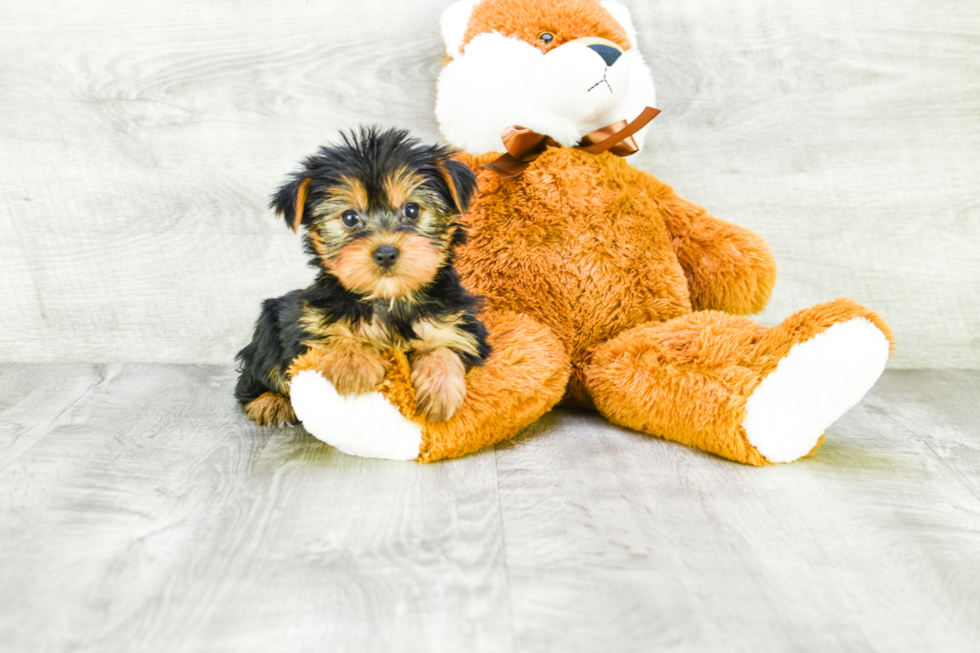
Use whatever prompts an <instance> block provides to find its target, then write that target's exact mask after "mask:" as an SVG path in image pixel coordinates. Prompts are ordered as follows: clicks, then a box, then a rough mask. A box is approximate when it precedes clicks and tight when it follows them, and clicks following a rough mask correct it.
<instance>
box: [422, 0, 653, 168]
mask: <svg viewBox="0 0 980 653" xmlns="http://www.w3.org/2000/svg"><path fill="white" fill-rule="evenodd" d="M440 27H441V30H442V36H443V41H444V42H445V45H446V54H447V55H448V57H449V59H448V61H447V63H446V65H445V67H444V68H443V69H442V72H441V74H440V75H439V81H438V93H437V99H436V118H437V119H438V121H439V126H440V129H441V130H442V133H443V136H445V138H446V140H448V141H449V142H450V143H451V144H452V145H454V146H456V147H458V148H460V149H462V150H464V151H466V152H468V153H470V154H474V155H479V154H484V153H486V152H499V151H501V150H502V149H503V145H502V142H501V133H502V132H503V130H504V129H506V128H507V127H511V126H521V127H526V128H528V129H531V130H533V131H535V132H538V133H541V134H546V135H548V136H550V137H551V138H553V139H554V140H555V141H557V142H558V143H559V144H561V145H565V146H574V145H576V144H577V143H578V142H579V141H580V140H581V139H582V137H583V136H585V135H586V134H589V133H590V132H592V131H594V130H596V129H599V128H602V127H605V126H607V125H609V124H611V123H614V122H617V121H619V120H633V119H634V118H636V117H637V116H638V115H639V114H640V112H641V111H643V109H644V108H645V107H647V106H654V105H655V103H656V91H655V90H654V85H653V77H652V75H651V74H650V69H649V68H648V67H647V65H646V63H645V62H644V61H643V57H642V56H641V54H640V51H639V49H638V47H637V42H636V32H635V30H634V29H633V23H632V20H631V19H630V13H629V10H628V9H626V7H624V6H623V5H621V4H620V3H618V2H616V1H615V0H602V1H600V0H457V2H455V3H453V4H452V5H450V6H449V7H448V8H447V9H446V10H445V11H444V12H443V14H442V20H441V25H440ZM645 131H646V129H643V130H641V131H640V132H639V133H638V134H636V136H635V137H634V139H635V140H636V142H637V144H638V145H640V146H642V142H643V135H644V133H645Z"/></svg>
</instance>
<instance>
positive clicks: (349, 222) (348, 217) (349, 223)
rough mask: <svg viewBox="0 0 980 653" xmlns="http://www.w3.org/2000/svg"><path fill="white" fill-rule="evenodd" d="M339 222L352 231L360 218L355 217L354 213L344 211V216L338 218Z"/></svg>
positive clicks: (355, 213)
mask: <svg viewBox="0 0 980 653" xmlns="http://www.w3.org/2000/svg"><path fill="white" fill-rule="evenodd" d="M340 221H341V222H343V223H344V226H345V227H347V228H348V229H352V228H354V227H356V226H357V223H358V222H360V221H361V218H360V216H358V215H357V212H356V211H344V214H343V215H342V216H340Z"/></svg>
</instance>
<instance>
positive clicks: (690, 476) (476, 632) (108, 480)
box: [0, 364, 980, 653]
mask: <svg viewBox="0 0 980 653" xmlns="http://www.w3.org/2000/svg"><path fill="white" fill-rule="evenodd" d="M233 381H234V374H233V372H232V371H231V369H230V368H228V367H217V366H179V365H171V366H167V365H147V364H127V365H19V364H5V365H0V650H3V651H4V652H5V653H6V652H10V653H14V652H17V653H19V652H21V651H24V652H26V651H32V652H33V651H93V652H94V651H98V652H100V653H104V652H113V651H126V652H131V651H168V652H169V651H201V652H204V651H208V652H211V651H236V652H250V651H358V652H361V651H426V652H428V651H453V652H459V651H521V652H523V651H651V650H661V649H671V650H683V651H688V650H690V651H704V650H726V651H787V650H806V651H902V650H907V651H925V650H930V651H975V650H977V642H978V641H980V473H978V470H980V434H978V431H980V372H965V371H891V372H887V373H886V374H885V376H884V377H883V379H882V380H881V382H879V384H878V385H877V386H876V387H875V388H874V389H873V390H872V392H871V394H870V395H869V397H868V398H867V399H866V400H865V401H864V402H863V403H862V404H860V405H859V406H858V407H856V408H855V409H853V410H852V411H851V412H850V413H848V414H847V415H846V416H845V417H844V418H843V419H842V420H841V421H840V422H838V423H837V424H836V425H835V426H834V428H833V429H832V431H831V432H830V434H829V436H828V438H827V442H826V444H825V445H824V447H823V449H822V450H821V452H820V453H819V454H818V455H817V456H816V457H814V458H811V459H808V460H805V461H803V462H799V463H795V464H792V465H785V466H776V467H772V468H766V469H754V468H749V467H742V466H739V465H735V464H733V463H729V462H727V461H724V460H721V459H719V458H715V457H712V456H710V455H707V454H703V453H700V452H697V451H694V450H690V449H686V448H684V447H681V446H678V445H675V444H672V443H669V442H665V441H663V440H659V439H656V438H650V437H646V436H642V435H640V434H637V433H634V432H631V431H627V430H623V429H619V428H616V427H613V426H610V425H609V424H607V423H605V422H604V421H603V420H602V419H601V418H599V417H598V416H596V415H593V414H589V413H575V412H561V411H559V412H555V413H552V414H550V415H549V416H547V417H546V418H544V419H542V420H541V421H539V422H538V423H537V424H535V425H533V426H532V427H531V428H529V429H527V431H525V432H524V433H523V434H521V435H520V436H519V437H518V438H516V439H515V440H513V441H511V442H509V443H506V444H503V445H500V446H498V447H497V448H496V449H490V450H487V451H484V452H481V453H479V454H476V455H473V456H469V457H467V458H464V459H461V460H457V461H449V462H444V463H438V464H434V465H430V466H420V465H417V464H414V463H396V462H385V461H376V460H366V459H358V458H352V457H348V456H345V455H343V454H340V453H338V452H337V451H335V450H333V449H331V448H329V447H327V446H326V445H323V444H321V443H319V442H317V441H316V440H314V439H312V438H311V437H309V436H308V435H306V434H305V432H304V431H303V430H302V429H301V428H285V429H273V430H266V429H261V428H258V427H255V426H253V425H251V424H249V423H248V422H247V421H246V420H245V419H244V417H243V416H242V415H241V414H240V413H239V412H238V410H237V408H236V406H235V405H234V403H233V400H232V398H231V389H232V384H233Z"/></svg>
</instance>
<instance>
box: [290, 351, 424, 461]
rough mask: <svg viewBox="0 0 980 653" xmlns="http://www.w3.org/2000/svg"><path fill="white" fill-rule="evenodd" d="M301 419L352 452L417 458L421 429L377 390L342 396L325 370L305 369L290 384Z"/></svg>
mask: <svg viewBox="0 0 980 653" xmlns="http://www.w3.org/2000/svg"><path fill="white" fill-rule="evenodd" d="M289 396H290V399H291V401H292V405H293V410H294V411H296V417H297V418H299V420H300V421H301V422H302V423H303V428H305V429H306V430H307V432H309V434H310V435H312V436H313V437H315V438H317V439H318V440H322V441H323V442H326V443H327V444H329V445H331V446H334V447H336V448H337V449H339V450H340V451H343V452H344V453H346V454H349V455H351V456H362V457H365V458H387V459H389V460H414V459H415V458H417V457H418V455H419V450H420V449H421V447H422V428H421V427H420V426H419V425H418V424H415V423H414V422H411V421H409V420H408V419H406V418H405V417H404V416H403V415H402V414H401V413H400V412H399V411H398V409H397V408H395V407H394V406H393V405H392V404H391V402H389V401H388V400H387V399H385V398H384V396H383V395H381V394H380V393H378V392H369V393H367V394H361V395H350V396H347V397H342V396H341V395H340V394H338V393H337V391H336V390H335V389H334V387H333V384H331V383H330V382H329V381H327V380H326V379H325V378H324V377H323V375H322V374H320V373H319V372H317V371H315V370H304V371H302V372H300V373H299V374H297V375H296V376H295V377H293V380H292V383H291V384H290V388H289Z"/></svg>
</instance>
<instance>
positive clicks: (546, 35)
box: [538, 32, 555, 43]
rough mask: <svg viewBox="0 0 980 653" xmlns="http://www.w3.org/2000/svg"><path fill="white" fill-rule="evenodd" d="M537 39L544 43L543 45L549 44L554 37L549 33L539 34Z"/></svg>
mask: <svg viewBox="0 0 980 653" xmlns="http://www.w3.org/2000/svg"><path fill="white" fill-rule="evenodd" d="M538 38H539V39H541V40H542V41H544V42H545V43H551V42H552V41H553V40H554V39H555V35H554V34H552V33H551V32H541V33H540V34H538Z"/></svg>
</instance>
